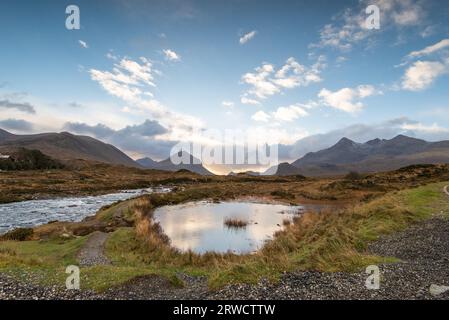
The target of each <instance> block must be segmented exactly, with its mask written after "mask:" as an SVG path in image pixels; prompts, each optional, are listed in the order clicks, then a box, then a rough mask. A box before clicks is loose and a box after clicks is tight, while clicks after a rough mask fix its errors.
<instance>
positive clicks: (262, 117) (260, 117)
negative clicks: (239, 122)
mask: <svg viewBox="0 0 449 320" xmlns="http://www.w3.org/2000/svg"><path fill="white" fill-rule="evenodd" d="M251 119H253V120H254V121H258V122H268V120H270V115H269V114H268V113H266V112H264V111H262V110H260V111H257V112H256V113H255V114H253V116H252V117H251Z"/></svg>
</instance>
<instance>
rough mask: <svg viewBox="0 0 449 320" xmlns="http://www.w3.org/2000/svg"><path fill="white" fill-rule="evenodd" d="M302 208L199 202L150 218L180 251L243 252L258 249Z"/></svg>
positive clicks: (159, 211) (167, 208)
mask: <svg viewBox="0 0 449 320" xmlns="http://www.w3.org/2000/svg"><path fill="white" fill-rule="evenodd" d="M303 210H304V207H302V206H288V205H282V204H267V203H255V202H236V201H233V202H220V203H211V202H206V201H201V202H192V203H188V204H182V205H175V206H165V207H161V208H158V209H156V210H155V212H154V215H153V219H154V221H156V222H158V223H159V224H160V225H161V227H162V229H163V231H164V233H165V234H166V235H167V236H168V237H169V238H170V240H171V245H172V246H173V247H175V248H178V249H180V250H181V251H187V250H192V251H193V252H196V253H205V252H208V251H214V252H220V253H225V252H233V253H236V254H243V253H252V252H255V251H257V250H258V249H260V248H261V247H262V246H263V245H264V243H265V242H266V241H267V240H270V239H272V237H273V235H274V233H275V232H276V231H278V230H281V229H282V228H283V225H284V222H285V221H287V220H288V221H292V220H293V217H295V216H297V215H298V214H299V213H301V212H302V211H303ZM228 219H236V221H244V222H246V223H247V225H246V226H243V227H230V226H228V225H227V224H226V223H225V222H226V221H227V220H228Z"/></svg>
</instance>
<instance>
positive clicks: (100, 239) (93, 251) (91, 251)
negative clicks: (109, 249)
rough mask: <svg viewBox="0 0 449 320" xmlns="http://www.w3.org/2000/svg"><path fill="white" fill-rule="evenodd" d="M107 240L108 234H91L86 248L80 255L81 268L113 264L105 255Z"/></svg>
mask: <svg viewBox="0 0 449 320" xmlns="http://www.w3.org/2000/svg"><path fill="white" fill-rule="evenodd" d="M107 238H108V234H107V233H104V232H99V231H95V232H94V233H92V234H91V236H90V237H89V239H88V240H87V241H86V243H85V245H84V247H83V248H82V249H81V250H80V252H79V253H78V261H79V264H80V266H83V267H89V266H95V265H107V264H111V262H110V261H109V259H108V258H107V257H106V256H105V255H104V253H103V249H104V243H105V242H106V239H107Z"/></svg>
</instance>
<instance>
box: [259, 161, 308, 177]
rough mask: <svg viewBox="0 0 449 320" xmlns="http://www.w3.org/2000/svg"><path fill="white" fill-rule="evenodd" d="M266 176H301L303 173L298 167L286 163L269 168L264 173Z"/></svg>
mask: <svg viewBox="0 0 449 320" xmlns="http://www.w3.org/2000/svg"><path fill="white" fill-rule="evenodd" d="M264 174H265V175H276V176H295V175H301V174H302V171H301V169H299V168H298V167H295V166H293V165H291V164H290V163H287V162H284V163H280V164H279V165H277V166H273V167H271V168H269V169H268V170H267V171H265V173H264Z"/></svg>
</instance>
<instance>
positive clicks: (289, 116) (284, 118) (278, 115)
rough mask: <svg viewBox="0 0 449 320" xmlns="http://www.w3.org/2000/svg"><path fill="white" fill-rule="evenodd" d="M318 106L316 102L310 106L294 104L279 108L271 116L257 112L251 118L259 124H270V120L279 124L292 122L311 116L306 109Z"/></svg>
mask: <svg viewBox="0 0 449 320" xmlns="http://www.w3.org/2000/svg"><path fill="white" fill-rule="evenodd" d="M315 105H316V104H315V103H314V102H312V103H309V104H300V103H296V104H292V105H290V106H288V107H279V108H277V109H276V111H274V112H271V113H270V114H268V113H266V112H264V111H258V112H256V113H255V114H254V115H253V116H252V117H251V118H252V119H253V120H255V121H259V122H268V120H270V119H273V120H276V121H279V122H291V121H293V120H296V119H298V118H303V117H306V116H308V115H309V113H308V112H307V111H306V109H311V108H313V107H314V106H315Z"/></svg>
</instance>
